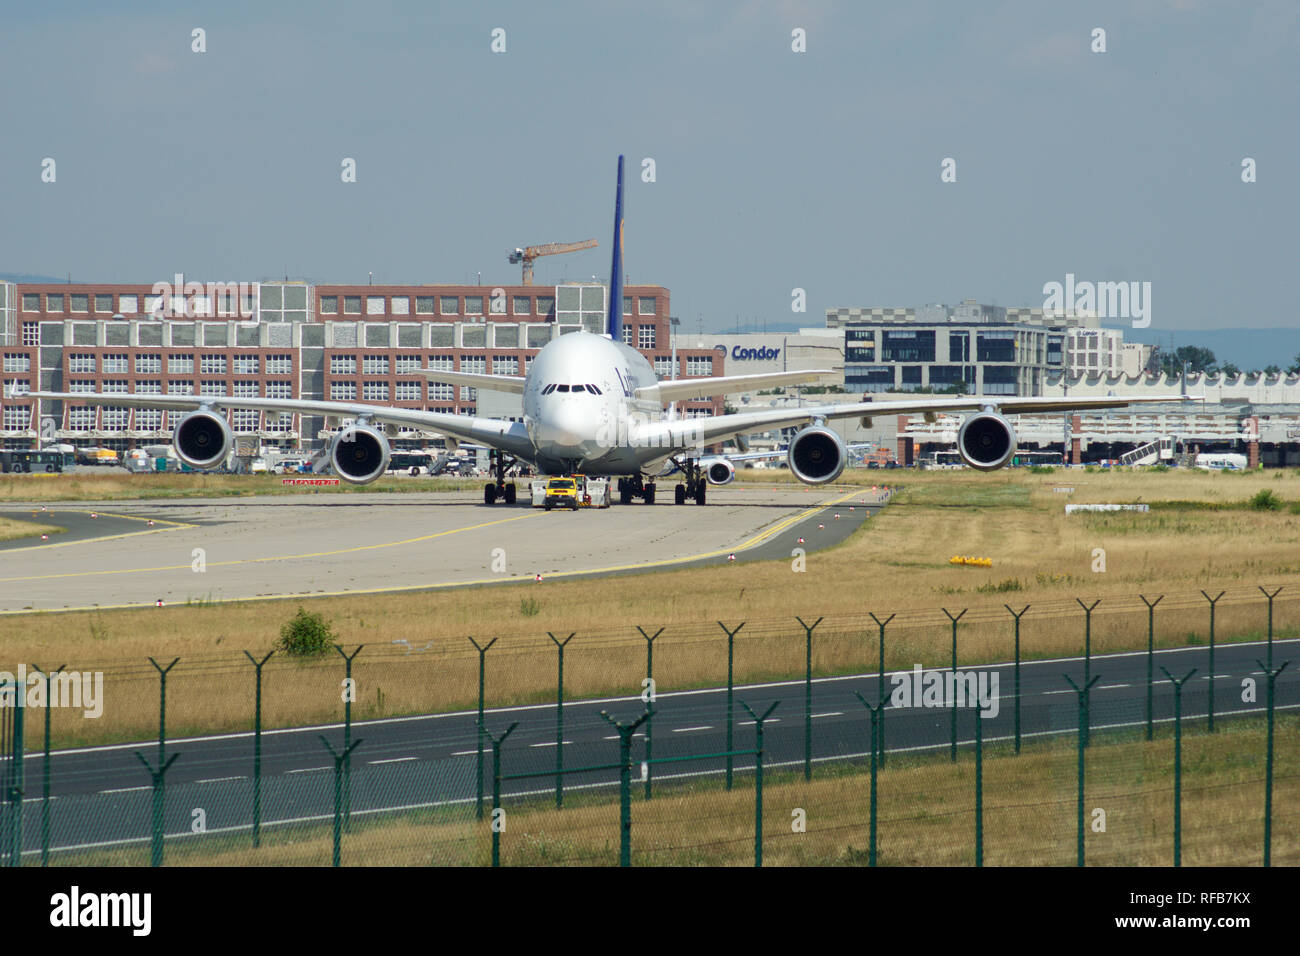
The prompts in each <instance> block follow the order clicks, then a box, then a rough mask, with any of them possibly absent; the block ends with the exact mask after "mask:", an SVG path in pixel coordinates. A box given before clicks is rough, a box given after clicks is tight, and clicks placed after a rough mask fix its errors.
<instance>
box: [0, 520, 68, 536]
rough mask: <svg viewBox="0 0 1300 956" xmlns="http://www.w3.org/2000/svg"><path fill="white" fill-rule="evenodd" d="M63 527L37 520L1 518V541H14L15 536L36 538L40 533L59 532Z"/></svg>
mask: <svg viewBox="0 0 1300 956" xmlns="http://www.w3.org/2000/svg"><path fill="white" fill-rule="evenodd" d="M62 530H63V529H62V528H56V527H54V526H53V525H48V524H37V523H36V522H35V521H15V520H14V519H12V518H0V541H12V540H13V539H14V538H34V537H36V536H37V535H40V534H58V533H59V532H60V531H62Z"/></svg>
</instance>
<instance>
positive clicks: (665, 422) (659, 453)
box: [31, 156, 1171, 505]
mask: <svg viewBox="0 0 1300 956" xmlns="http://www.w3.org/2000/svg"><path fill="white" fill-rule="evenodd" d="M622 304H623V157H622V156H619V157H618V181H617V188H616V192H615V199H614V242H613V253H612V261H611V263H610V281H609V305H608V310H607V315H606V329H605V333H604V334H596V333H593V332H587V331H576V332H571V333H568V334H566V335H562V336H560V337H558V338H555V339H553V340H552V341H551V342H549V343H547V345H545V346H544V347H543V348H542V349H541V350H540V351H539V352H538V353H537V355H536V357H535V358H534V360H533V362H532V364H531V365H530V366H529V368H528V370H527V374H526V375H523V376H513V375H494V374H484V373H477V372H460V371H443V370H440V369H421V370H419V371H415V372H412V373H411V374H413V375H419V376H423V377H425V378H427V379H430V380H432V381H436V382H441V383H445V384H449V385H460V386H470V387H474V388H483V389H495V390H497V391H502V392H507V393H514V394H518V395H520V396H522V405H523V420H522V421H508V420H504V419H489V418H478V417H475V416H469V415H457V414H449V413H445V412H431V411H425V410H422V409H410V408H394V407H389V406H384V405H373V404H367V403H360V402H337V401H316V400H312V399H265V398H246V397H234V396H209V395H202V396H159V395H136V394H106V393H98V392H32V393H31V394H32V396H33V397H35V398H40V399H53V400H59V401H65V402H75V403H86V404H93V405H112V406H118V407H136V408H157V409H167V410H172V411H184V412H188V414H187V415H185V416H184V417H183V418H182V419H181V420H180V421H179V422H178V423H177V425H176V427H175V430H174V432H173V436H172V439H173V444H174V447H175V449H176V454H177V457H179V458H180V459H181V460H182V461H183V462H185V463H186V464H187V465H189V466H190V467H192V468H195V469H198V470H209V469H213V468H217V467H220V466H221V464H222V463H224V462H225V460H226V458H227V456H228V454H229V452H230V449H231V447H232V445H233V435H232V432H231V429H230V425H229V424H228V422H227V420H226V415H225V412H226V411H228V410H232V409H256V410H261V411H272V412H291V413H292V412H298V413H303V414H310V415H325V416H330V417H333V418H335V419H338V420H339V421H341V422H342V421H346V420H348V419H350V420H351V423H350V424H345V425H344V427H342V428H340V429H339V431H338V432H337V433H336V434H335V435H334V436H333V437H332V438H331V439H330V443H329V445H328V446H327V450H328V454H327V456H326V462H327V466H328V468H329V470H331V471H333V472H334V473H335V474H336V475H337V476H338V477H339V478H341V479H343V480H345V481H348V482H351V483H354V484H367V483H369V482H372V481H374V480H376V479H377V478H379V477H380V476H382V475H383V474H384V472H385V471H386V470H387V467H388V460H389V453H390V448H389V443H388V438H389V435H390V433H391V431H392V430H393V429H396V428H398V427H407V428H412V427H413V428H418V429H421V430H424V431H429V432H435V433H439V434H442V435H444V436H446V438H447V440H448V444H449V446H452V447H453V448H454V447H455V446H456V444H457V443H458V442H462V441H463V442H473V443H477V444H480V445H486V446H487V447H488V448H489V449H491V452H490V461H491V470H492V475H491V480H490V481H488V483H487V484H486V486H485V487H484V489H483V501H484V503H485V504H488V505H492V504H495V503H496V502H497V501H504V502H505V503H506V504H514V503H515V500H516V497H517V491H516V487H515V484H514V482H513V481H511V482H507V481H506V470H507V469H508V468H510V467H512V466H513V465H514V464H516V463H519V462H522V463H526V464H528V465H531V466H532V467H533V468H534V469H535V470H536V472H537V473H538V474H540V475H568V474H584V475H587V476H589V477H609V478H617V480H618V485H617V487H618V494H619V502H620V503H621V504H629V503H631V502H632V501H633V500H634V499H640V500H641V501H643V502H644V503H645V504H654V502H655V495H656V480H655V479H656V478H657V477H660V476H662V475H664V473H665V472H666V471H672V470H674V469H675V470H679V471H680V472H681V474H682V480H681V481H680V482H678V483H677V484H676V486H675V488H674V503H675V504H678V505H681V504H685V503H686V501H687V500H688V499H689V500H693V501H694V502H695V503H696V504H698V505H703V504H705V502H706V489H707V487H708V485H709V484H710V481H712V482H713V483H714V484H718V483H722V484H725V483H727V481H730V479H731V478H732V477H733V476H734V467H733V466H732V465H731V464H730V461H731V460H733V457H734V458H735V459H736V460H739V457H740V456H726V455H716V454H715V455H708V454H706V453H705V448H706V447H707V446H710V445H716V444H720V443H722V442H724V441H728V440H733V439H735V440H739V441H741V442H743V440H744V437H745V436H747V435H750V434H754V433H756V432H766V431H773V430H777V429H783V428H798V429H799V430H798V431H797V432H796V433H795V434H794V435H793V437H792V438H791V439H790V441H789V445H788V447H787V450H786V452H785V455H786V460H787V463H788V464H789V467H790V471H791V473H792V474H793V475H794V476H795V477H796V478H798V479H799V480H800V481H802V482H804V483H806V484H810V485H820V484H826V483H827V482H831V481H834V480H835V479H836V478H838V477H839V476H840V474H841V472H843V470H844V467H845V464H846V463H847V460H848V449H847V447H846V446H845V443H844V441H843V439H841V438H840V436H839V435H838V434H837V433H836V432H835V431H833V430H832V429H830V428H828V427H827V422H829V421H832V420H835V419H849V418H857V419H862V420H863V421H864V423H868V424H869V421H870V419H871V418H872V417H874V416H883V415H906V414H917V413H926V414H927V415H929V414H932V413H937V412H957V411H969V412H971V413H972V414H970V415H969V416H967V418H966V419H965V421H964V422H963V423H962V425H961V427H960V430H959V431H958V434H957V446H958V450H959V452H960V454H961V456H962V458H963V460H965V462H966V463H967V464H968V465H970V466H971V467H973V468H977V469H982V470H985V471H992V470H994V469H997V468H1001V467H1002V466H1004V465H1005V464H1007V463H1008V462H1009V461H1010V460H1011V457H1012V455H1013V453H1014V452H1015V450H1016V434H1015V430H1014V428H1013V427H1012V425H1011V423H1010V422H1009V421H1008V420H1007V419H1006V418H1004V417H1003V415H1002V413H1003V412H1006V413H1010V414H1016V413H1021V412H1053V411H1071V410H1083V409H1097V408H1122V407H1124V406H1127V405H1132V404H1140V403H1144V402H1169V401H1171V399H1169V398H1165V397H1146V396H1142V397H1137V396H1135V397H1122V396H1106V397H1091V398H1064V399H1057V398H1013V397H1008V398H1001V397H994V396H988V395H983V396H981V395H974V396H964V397H954V398H935V397H932V396H918V397H917V398H915V399H906V400H901V401H890V402H858V403H847V404H842V405H812V406H805V407H790V408H768V409H764V410H761V411H744V412H734V413H730V414H724V415H709V416H703V417H696V418H684V419H683V418H678V417H676V415H675V412H674V411H672V410H671V409H670V410H669V411H668V412H665V410H664V406H665V405H670V406H672V407H674V408H675V405H673V403H676V402H678V401H684V400H688V399H692V398H696V397H709V396H716V395H728V394H736V393H740V392H748V391H753V390H756V389H767V388H775V387H782V386H790V385H800V384H807V383H810V382H815V381H818V380H821V379H822V377H823V376H825V375H828V374H830V370H828V369H815V370H805V371H797V372H770V373H760V374H747V375H726V376H719V377H710V378H690V379H672V380H667V381H661V380H660V379H659V377H658V376H657V375H656V374H655V372H654V369H653V368H652V366H651V364H650V362H649V361H647V359H646V358H645V356H644V355H642V354H641V353H640V352H638V351H637V350H636V349H634V348H632V347H631V346H630V345H627V344H625V343H624V342H623V334H622V322H623V315H622ZM722 462H725V463H726V464H725V465H721V463H722ZM714 465H719V467H710V466H714Z"/></svg>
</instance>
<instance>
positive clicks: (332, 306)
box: [320, 295, 339, 315]
mask: <svg viewBox="0 0 1300 956" xmlns="http://www.w3.org/2000/svg"><path fill="white" fill-rule="evenodd" d="M320 311H321V315H338V314H339V297H338V296H336V295H323V296H321V297H320Z"/></svg>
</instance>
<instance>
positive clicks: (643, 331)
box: [636, 325, 655, 349]
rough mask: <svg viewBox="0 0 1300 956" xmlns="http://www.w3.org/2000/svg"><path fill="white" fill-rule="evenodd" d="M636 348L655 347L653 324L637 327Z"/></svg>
mask: <svg viewBox="0 0 1300 956" xmlns="http://www.w3.org/2000/svg"><path fill="white" fill-rule="evenodd" d="M636 341H637V348H641V349H652V348H654V347H655V327H654V326H653V325H642V326H639V327H638V328H637V339H636Z"/></svg>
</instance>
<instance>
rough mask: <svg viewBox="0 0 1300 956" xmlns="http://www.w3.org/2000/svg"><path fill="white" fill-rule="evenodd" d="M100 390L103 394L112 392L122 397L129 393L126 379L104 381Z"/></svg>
mask: <svg viewBox="0 0 1300 956" xmlns="http://www.w3.org/2000/svg"><path fill="white" fill-rule="evenodd" d="M100 390H101V391H104V392H114V393H118V394H122V395H125V394H126V393H127V392H129V391H130V389H129V388H127V387H126V379H122V378H113V379H107V380H105V381H104V383H103V385H102V386H101V389H100Z"/></svg>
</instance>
